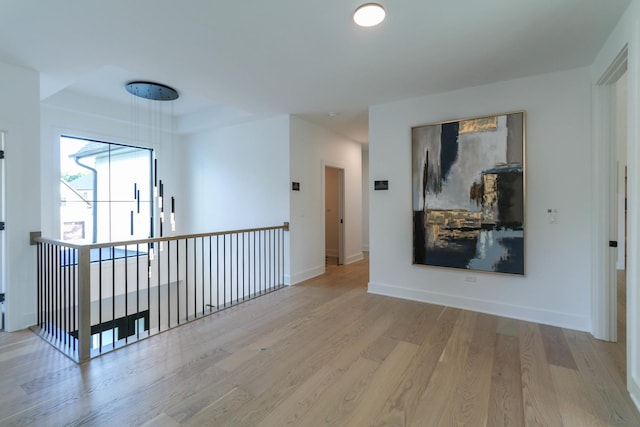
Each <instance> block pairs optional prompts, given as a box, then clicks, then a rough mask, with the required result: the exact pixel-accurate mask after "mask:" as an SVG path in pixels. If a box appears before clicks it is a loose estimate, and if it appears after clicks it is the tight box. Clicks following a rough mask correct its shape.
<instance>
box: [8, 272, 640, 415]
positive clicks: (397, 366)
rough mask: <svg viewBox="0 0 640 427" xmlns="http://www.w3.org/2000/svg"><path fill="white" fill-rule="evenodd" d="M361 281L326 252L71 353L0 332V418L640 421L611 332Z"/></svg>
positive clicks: (26, 335)
mask: <svg viewBox="0 0 640 427" xmlns="http://www.w3.org/2000/svg"><path fill="white" fill-rule="evenodd" d="M367 281H368V263H367V261H362V262H359V263H356V264H352V265H349V266H343V267H330V268H329V270H328V272H327V274H325V275H323V276H321V277H318V278H316V279H313V280H310V281H308V282H306V283H305V284H303V285H299V286H294V287H290V288H285V289H283V290H281V291H277V292H274V293H272V294H269V295H266V296H264V297H262V298H259V299H257V300H252V301H249V302H247V303H245V304H243V305H239V306H237V307H234V308H231V309H229V310H226V311H224V312H221V313H219V314H218V315H216V316H211V317H208V318H206V319H203V320H200V321H197V322H194V323H191V324H188V325H186V326H183V327H181V328H178V329H174V330H171V331H168V332H166V333H163V334H160V335H158V336H156V337H153V338H151V339H147V340H144V341H142V342H140V343H138V344H136V345H133V346H130V347H127V348H124V349H121V350H118V351H115V352H113V353H109V354H106V355H104V356H102V357H100V358H98V359H94V360H92V361H91V362H89V363H85V364H83V365H80V366H78V365H75V364H74V363H73V362H71V361H70V360H68V359H67V358H66V357H64V356H63V355H62V354H60V353H58V352H57V351H56V350H54V349H53V348H52V347H51V346H49V345H48V344H47V343H45V342H44V341H42V340H41V339H40V338H38V337H37V336H36V335H34V334H33V333H32V332H29V331H22V332H16V333H4V332H0V373H1V374H0V425H1V426H16V425H37V426H60V425H91V426H94V425H95V426H102V425H105V426H107V425H108V426H113V425H133V426H178V425H187V426H205V425H212V426H314V427H315V426H322V425H337V426H462V425H468V426H588V425H589V426H590V425H594V426H609V425H612V426H640V415H639V414H638V411H637V410H636V408H635V407H634V405H633V403H632V402H631V400H630V398H629V396H628V394H627V392H626V389H625V386H624V377H623V375H624V372H623V371H621V367H623V366H624V360H622V361H621V360H620V349H619V346H618V345H617V344H610V343H604V342H599V341H596V340H594V339H593V338H591V336H590V335H589V334H586V333H583V332H577V331H571V330H564V329H560V328H556V327H551V326H543V325H538V324H534V323H529V322H522V321H516V320H512V319H505V318H500V317H496V316H491V315H486V314H481V313H474V312H470V311H464V310H458V309H453V308H445V307H441V306H436V305H430V304H421V303H417V302H412V301H404V300H400V299H394V298H387V297H382V296H377V295H369V294H367V293H366V284H367Z"/></svg>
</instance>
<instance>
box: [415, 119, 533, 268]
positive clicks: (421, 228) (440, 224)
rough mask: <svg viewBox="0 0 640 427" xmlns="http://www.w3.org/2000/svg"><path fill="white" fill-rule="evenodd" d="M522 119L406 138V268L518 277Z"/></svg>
mask: <svg viewBox="0 0 640 427" xmlns="http://www.w3.org/2000/svg"><path fill="white" fill-rule="evenodd" d="M524 127H525V117H524V112H516V113H509V114H502V115H496V116H490V117H480V118H473V119H465V120H455V121H449V122H443V123H436V124H430V125H425V126H417V127H414V128H412V130H411V144H412V177H413V263H414V264H422V265H428V266H438V267H450V268H459V269H467V270H477V271H486V272H495V273H508V274H517V275H524V269H525V257H524V255H525V254H524V252H525V251H524V237H525V221H524V214H525V161H524V156H525V144H524V138H525V137H524Z"/></svg>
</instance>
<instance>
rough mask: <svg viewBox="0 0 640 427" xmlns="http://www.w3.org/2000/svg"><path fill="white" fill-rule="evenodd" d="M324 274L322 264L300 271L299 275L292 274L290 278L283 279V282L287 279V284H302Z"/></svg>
mask: <svg viewBox="0 0 640 427" xmlns="http://www.w3.org/2000/svg"><path fill="white" fill-rule="evenodd" d="M323 273H324V264H323V265H320V266H318V267H314V268H310V269H309V270H305V271H301V272H299V273H293V274H292V275H291V276H290V277H288V278H287V277H285V281H287V279H289V283H290V284H292V285H295V284H298V283H300V282H304V281H305V280H309V279H313V278H314V277H316V276H319V275H321V274H323Z"/></svg>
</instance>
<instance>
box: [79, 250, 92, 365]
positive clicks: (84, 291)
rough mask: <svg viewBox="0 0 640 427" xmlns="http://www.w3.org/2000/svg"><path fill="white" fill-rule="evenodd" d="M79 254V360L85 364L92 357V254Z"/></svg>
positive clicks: (80, 252)
mask: <svg viewBox="0 0 640 427" xmlns="http://www.w3.org/2000/svg"><path fill="white" fill-rule="evenodd" d="M78 252H79V258H78V358H79V362H84V361H86V360H89V358H90V357H91V259H90V253H91V252H90V249H89V248H88V247H83V248H80V249H79V250H78Z"/></svg>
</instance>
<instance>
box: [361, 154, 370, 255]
mask: <svg viewBox="0 0 640 427" xmlns="http://www.w3.org/2000/svg"><path fill="white" fill-rule="evenodd" d="M362 250H363V251H369V146H368V145H367V146H366V147H365V146H363V147H362Z"/></svg>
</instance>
